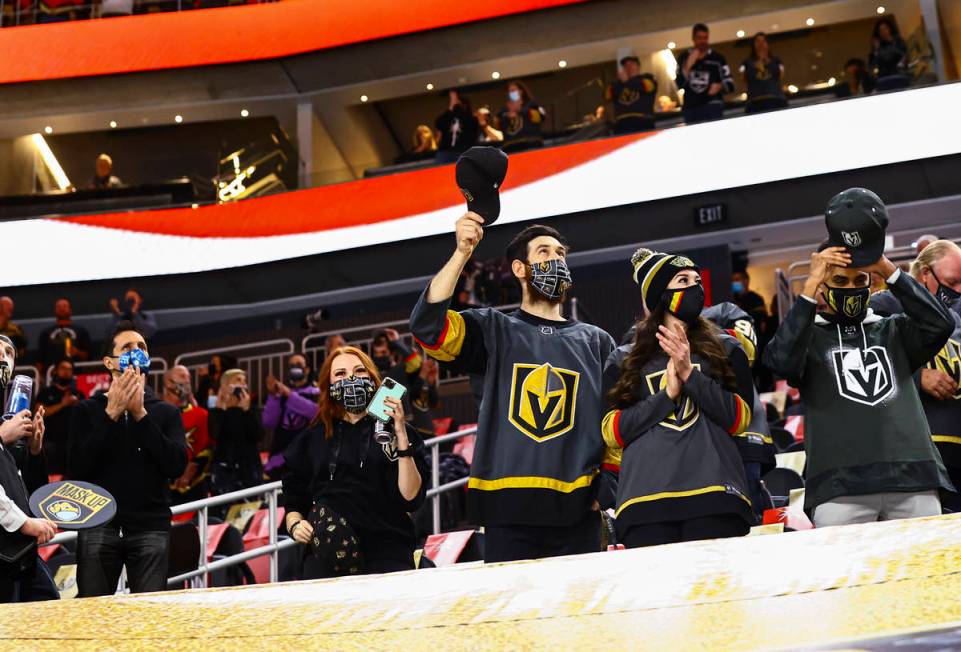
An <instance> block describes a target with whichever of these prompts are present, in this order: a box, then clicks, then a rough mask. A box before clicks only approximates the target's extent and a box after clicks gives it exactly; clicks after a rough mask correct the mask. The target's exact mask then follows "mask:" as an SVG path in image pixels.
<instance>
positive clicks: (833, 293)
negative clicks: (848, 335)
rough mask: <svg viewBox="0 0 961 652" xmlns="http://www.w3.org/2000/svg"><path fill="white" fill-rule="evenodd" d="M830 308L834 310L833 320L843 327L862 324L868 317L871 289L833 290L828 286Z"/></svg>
mask: <svg viewBox="0 0 961 652" xmlns="http://www.w3.org/2000/svg"><path fill="white" fill-rule="evenodd" d="M825 287H826V288H827V294H826V296H825V298H826V299H827V302H828V306H829V307H830V308H831V309H832V310H834V315H833V319H832V320H831V321H836V322H837V323H839V324H841V325H846V324H848V325H850V324H860V323H861V322H862V321H864V318H865V317H867V316H868V303H869V302H870V301H871V288H870V287H866V288H832V287H831V286H828V285H826V286H825Z"/></svg>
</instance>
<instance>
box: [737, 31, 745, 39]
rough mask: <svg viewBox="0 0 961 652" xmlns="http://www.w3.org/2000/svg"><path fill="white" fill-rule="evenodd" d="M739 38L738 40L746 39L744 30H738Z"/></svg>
mask: <svg viewBox="0 0 961 652" xmlns="http://www.w3.org/2000/svg"><path fill="white" fill-rule="evenodd" d="M737 37H738V38H744V30H743V29H739V30H737Z"/></svg>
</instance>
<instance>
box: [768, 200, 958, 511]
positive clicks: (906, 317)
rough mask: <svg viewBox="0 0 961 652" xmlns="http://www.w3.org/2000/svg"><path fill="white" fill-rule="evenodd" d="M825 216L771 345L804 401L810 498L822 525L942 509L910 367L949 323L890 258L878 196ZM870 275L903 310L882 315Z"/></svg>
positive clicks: (937, 343)
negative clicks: (873, 301)
mask: <svg viewBox="0 0 961 652" xmlns="http://www.w3.org/2000/svg"><path fill="white" fill-rule="evenodd" d="M826 222H827V228H828V234H829V235H828V239H827V241H825V242H824V243H823V244H822V245H821V247H819V249H818V251H817V252H815V253H814V254H812V255H811V271H810V275H809V276H808V279H807V281H806V282H805V285H804V289H803V291H802V293H801V296H800V297H798V299H797V301H796V302H795V304H794V306H793V307H792V308H791V312H790V313H788V316H787V317H786V318H785V320H784V322H783V323H782V324H781V326H780V328H778V331H777V333H776V334H775V336H774V339H773V340H771V342H770V344H769V345H768V348H767V350H766V351H765V352H764V363H765V364H766V365H767V366H768V367H769V368H770V369H771V370H772V371H774V372H775V373H777V374H780V375H781V376H783V377H784V378H786V379H787V380H788V382H789V383H791V384H792V385H793V386H795V387H797V388H798V389H800V390H801V398H802V400H803V401H804V403H805V405H807V417H806V422H805V448H806V451H807V486H806V488H807V491H806V495H805V507H806V508H808V509H813V510H814V522H815V525H817V527H825V526H830V525H846V524H849V523H866V522H872V521H877V520H893V519H898V518H912V517H917V516H934V515H937V514H940V513H941V504H940V502H939V500H938V489H939V488H942V489H948V490H950V489H952V485H951V481H950V480H949V479H948V475H947V472H946V471H945V468H944V464H943V463H942V461H941V456H940V455H939V454H938V450H937V449H936V448H935V446H934V443H933V442H932V441H931V431H930V430H929V428H928V423H927V420H926V419H925V416H924V410H923V407H922V405H921V400H920V398H919V397H918V392H917V390H916V389H915V386H914V379H913V377H912V376H913V374H914V373H915V372H916V371H917V370H918V369H920V368H921V367H922V366H924V365H925V363H927V362H928V361H929V360H931V358H933V357H934V356H935V355H936V354H937V353H938V351H940V350H941V348H942V347H943V346H944V344H945V342H946V341H947V339H948V337H949V336H950V335H951V331H952V329H953V321H952V319H951V318H950V316H949V315H948V312H947V309H946V308H945V307H944V306H942V305H941V304H940V303H939V302H938V301H937V300H936V299H935V298H934V297H933V296H932V295H931V293H930V292H927V291H926V290H925V289H924V288H923V287H921V286H920V285H919V284H918V283H917V281H915V280H914V279H913V278H911V277H910V276H908V275H907V274H902V273H901V270H900V269H898V268H897V267H895V266H894V264H893V263H892V262H891V261H890V260H888V259H887V258H886V257H885V256H884V254H883V250H884V233H885V229H886V228H887V225H888V215H887V210H886V209H885V207H884V204H883V203H882V202H881V199H880V198H879V197H878V196H877V195H875V194H874V193H873V192H871V191H869V190H865V189H864V188H851V189H849V190H845V191H844V192H842V193H840V194H838V195H836V196H835V197H834V198H833V199H831V201H830V203H829V204H828V208H827V213H826ZM871 274H877V275H879V276H880V277H881V278H884V279H886V281H887V284H888V287H889V288H890V289H891V293H892V294H893V295H894V296H895V297H896V298H897V299H898V301H900V303H901V305H902V306H903V307H904V314H900V315H896V316H893V317H886V318H881V317H879V316H878V315H876V314H874V312H873V311H872V310H871V309H870V308H869V307H868V302H869V300H870V292H871ZM818 295H820V296H821V297H823V299H824V301H825V303H826V305H827V309H826V310H825V311H824V312H822V313H821V314H816V307H817V299H818Z"/></svg>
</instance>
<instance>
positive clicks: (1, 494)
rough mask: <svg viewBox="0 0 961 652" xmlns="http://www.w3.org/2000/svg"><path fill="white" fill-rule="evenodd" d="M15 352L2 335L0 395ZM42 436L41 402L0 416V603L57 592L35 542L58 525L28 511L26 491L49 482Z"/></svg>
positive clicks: (55, 595)
mask: <svg viewBox="0 0 961 652" xmlns="http://www.w3.org/2000/svg"><path fill="white" fill-rule="evenodd" d="M16 353H17V348H16V345H15V344H14V342H13V340H11V339H10V338H9V337H7V336H6V335H0V399H2V398H3V389H4V388H5V387H6V385H7V384H8V382H9V380H10V376H11V375H12V372H13V369H14V367H15V365H16ZM43 436H44V423H43V406H42V405H40V406H37V411H36V412H35V413H34V415H33V416H32V417H31V416H30V412H29V411H28V410H22V411H21V412H18V413H17V414H15V415H13V417H11V418H10V419H4V420H3V421H0V550H2V552H3V556H4V559H3V560H2V561H0V604H5V603H8V602H32V601H34V600H56V599H58V598H59V597H60V594H59V593H58V592H57V587H56V585H55V584H54V582H53V578H52V577H50V571H49V569H47V566H46V564H44V562H43V560H42V559H40V558H39V557H38V556H37V547H36V546H37V544H43V543H46V542H47V541H49V540H50V539H51V538H53V535H54V534H56V532H57V527H56V526H55V525H54V524H53V523H51V522H50V521H47V520H45V519H42V518H31V517H29V516H28V514H29V513H30V505H29V503H28V497H29V495H30V494H31V493H32V492H34V491H36V490H37V489H39V488H40V487H42V486H43V485H45V484H47V470H46V465H45V464H44V455H43ZM18 444H21V445H18ZM25 547H26V550H25ZM14 557H15V558H14Z"/></svg>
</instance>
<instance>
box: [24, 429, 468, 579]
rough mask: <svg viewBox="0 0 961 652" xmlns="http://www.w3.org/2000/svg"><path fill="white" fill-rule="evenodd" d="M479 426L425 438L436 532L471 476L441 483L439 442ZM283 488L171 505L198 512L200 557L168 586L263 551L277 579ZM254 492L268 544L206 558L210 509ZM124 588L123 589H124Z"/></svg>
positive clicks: (66, 537) (69, 535)
mask: <svg viewBox="0 0 961 652" xmlns="http://www.w3.org/2000/svg"><path fill="white" fill-rule="evenodd" d="M476 434H477V428H476V427H474V428H465V429H464V430H459V431H457V432H452V433H448V434H446V435H441V436H439V437H433V438H431V439H427V440H425V441H424V446H425V447H426V448H430V449H431V477H430V486H431V488H430V489H428V490H427V492H426V497H427V499H429V500H430V501H431V507H432V512H433V514H432V519H433V522H432V529H433V532H434V534H439V533H440V497H441V495H442V494H444V493H447V492H448V491H453V490H455V489H459V488H460V487H464V486H466V485H467V482H468V480H469V478H466V477H465V478H459V479H457V480H454V481H453V482H448V483H446V484H443V485H441V484H440V448H439V446H440V444H443V443H445V442H449V441H455V440H458V439H461V438H462V437H467V436H469V435H476ZM422 481H424V479H422ZM282 492H283V483H282V482H280V481H279V480H278V481H276V482H269V483H267V484H263V485H259V486H256V487H251V488H249V489H241V490H239V491H232V492H230V493H227V494H223V495H220V496H211V497H209V498H203V499H201V500H195V501H193V502H189V503H182V504H180V505H174V506H173V507H171V509H170V512H171V514H172V515H173V516H178V515H180V514H187V513H189V512H197V534H198V536H199V537H200V557H199V559H198V560H197V568H196V569H194V570H191V571H187V572H186V573H180V574H179V575H175V576H173V577H170V578H168V579H167V586H168V587H171V586H176V585H177V584H181V583H183V582H186V581H190V582H191V587H192V588H206V587H207V583H208V576H209V574H210V573H211V572H213V571H217V570H221V569H224V568H230V567H231V566H238V565H240V564H242V563H244V562H246V561H248V560H250V559H254V558H256V557H262V556H264V555H270V582H272V583H273V582H276V581H277V580H278V576H279V553H280V551H281V550H285V549H287V548H292V547H294V546H295V545H297V542H296V541H294V540H293V539H290V538H285V539H283V540H278V537H277V528H278V520H277V515H278V514H277V504H278V497H279V496H280V494H281V493H282ZM255 496H267V528H268V539H267V545H264V546H259V547H257V548H253V549H252V550H245V551H244V552H241V553H237V554H236V555H230V556H228V557H224V558H223V559H218V560H215V561H210V562H208V561H207V541H208V528H207V526H208V524H209V510H210V508H211V507H219V506H221V505H229V504H231V503H234V502H238V501H241V500H243V499H245V498H251V497H255ZM76 540H77V532H75V531H71V532H60V533H59V534H57V535H56V536H55V537H53V538H52V539H51V540H50V541H48V542H47V543H45V544H43V545H42V546H41V547H43V546H52V545H57V544H64V543H70V542H74V541H76ZM125 577H126V576H122V577H121V582H122V583H125ZM123 590H125V588H122V589H121V592H122V591H123Z"/></svg>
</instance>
